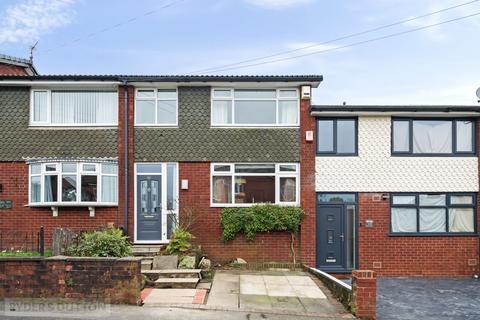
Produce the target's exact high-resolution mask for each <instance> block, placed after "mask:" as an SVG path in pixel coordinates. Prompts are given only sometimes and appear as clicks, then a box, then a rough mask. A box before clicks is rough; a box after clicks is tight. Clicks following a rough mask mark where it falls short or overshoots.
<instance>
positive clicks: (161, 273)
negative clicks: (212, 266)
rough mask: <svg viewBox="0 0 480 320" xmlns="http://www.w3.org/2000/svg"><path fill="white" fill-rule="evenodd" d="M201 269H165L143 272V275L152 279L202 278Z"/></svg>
mask: <svg viewBox="0 0 480 320" xmlns="http://www.w3.org/2000/svg"><path fill="white" fill-rule="evenodd" d="M201 271H202V270H201V269H164V270H142V274H144V275H146V276H147V277H149V278H150V279H153V278H159V279H162V278H165V279H169V278H198V279H200V278H201V275H200V272H201Z"/></svg>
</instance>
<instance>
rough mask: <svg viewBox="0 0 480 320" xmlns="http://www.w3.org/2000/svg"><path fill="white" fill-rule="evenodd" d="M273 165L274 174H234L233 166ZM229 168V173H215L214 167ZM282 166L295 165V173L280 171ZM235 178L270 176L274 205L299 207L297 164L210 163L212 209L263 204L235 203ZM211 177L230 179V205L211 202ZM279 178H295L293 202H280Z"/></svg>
mask: <svg viewBox="0 0 480 320" xmlns="http://www.w3.org/2000/svg"><path fill="white" fill-rule="evenodd" d="M249 164H250V165H252V164H254V165H275V172H274V173H243V172H242V173H235V165H249ZM218 165H221V166H230V170H229V171H218V172H215V171H214V168H215V166H218ZM283 165H295V167H296V170H295V171H280V166H283ZM236 176H250V177H252V176H257V177H264V176H270V177H275V203H272V204H277V205H281V206H299V205H300V164H299V163H291V162H288V163H268V162H251V163H248V162H246V163H245V162H234V163H231V162H212V163H211V164H210V207H213V208H225V207H251V206H253V205H258V204H263V203H262V202H257V203H235V177H236ZM213 177H231V178H232V186H231V192H232V202H231V203H216V202H213ZM280 178H295V179H296V180H295V199H296V201H294V202H285V201H280Z"/></svg>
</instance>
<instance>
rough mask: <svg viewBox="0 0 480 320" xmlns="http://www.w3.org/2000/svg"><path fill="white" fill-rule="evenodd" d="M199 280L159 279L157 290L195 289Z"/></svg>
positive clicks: (156, 283) (156, 284)
mask: <svg viewBox="0 0 480 320" xmlns="http://www.w3.org/2000/svg"><path fill="white" fill-rule="evenodd" d="M198 281H200V279H199V278H159V279H158V280H156V281H155V288H160V289H161V288H175V289H195V288H196V287H197V283H198Z"/></svg>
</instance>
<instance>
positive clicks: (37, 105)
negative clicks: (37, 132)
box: [30, 90, 118, 126]
mask: <svg viewBox="0 0 480 320" xmlns="http://www.w3.org/2000/svg"><path fill="white" fill-rule="evenodd" d="M30 108H31V110H30V123H31V125H40V126H66V125H68V126H71V125H73V126H113V125H117V123H118V93H117V92H116V91H97V90H32V95H31V107H30Z"/></svg>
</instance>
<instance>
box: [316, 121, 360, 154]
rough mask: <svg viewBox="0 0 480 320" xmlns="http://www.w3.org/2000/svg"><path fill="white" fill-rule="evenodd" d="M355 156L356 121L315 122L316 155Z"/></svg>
mask: <svg viewBox="0 0 480 320" xmlns="http://www.w3.org/2000/svg"><path fill="white" fill-rule="evenodd" d="M356 154H357V119H347V118H336V119H323V118H322V119H318V120H317V155H329V156H335V155H338V156H350V155H356Z"/></svg>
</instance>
